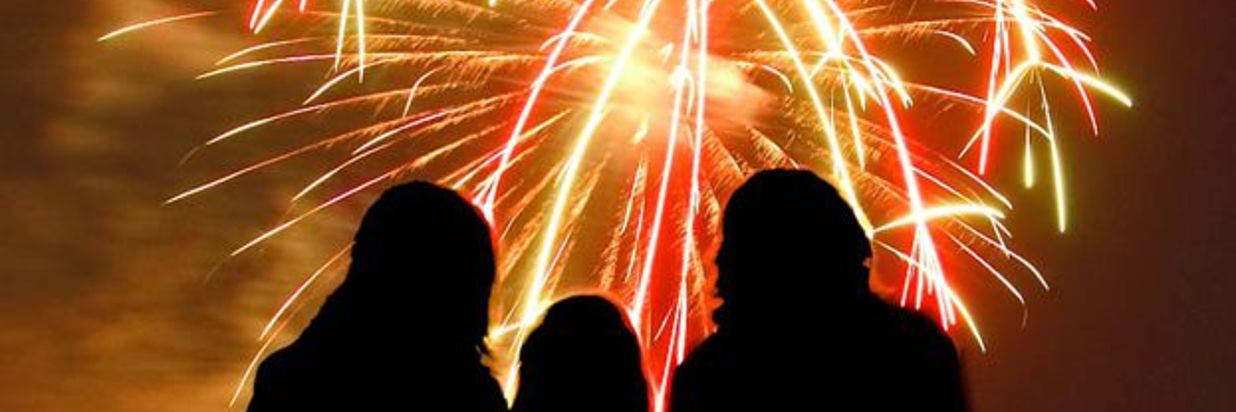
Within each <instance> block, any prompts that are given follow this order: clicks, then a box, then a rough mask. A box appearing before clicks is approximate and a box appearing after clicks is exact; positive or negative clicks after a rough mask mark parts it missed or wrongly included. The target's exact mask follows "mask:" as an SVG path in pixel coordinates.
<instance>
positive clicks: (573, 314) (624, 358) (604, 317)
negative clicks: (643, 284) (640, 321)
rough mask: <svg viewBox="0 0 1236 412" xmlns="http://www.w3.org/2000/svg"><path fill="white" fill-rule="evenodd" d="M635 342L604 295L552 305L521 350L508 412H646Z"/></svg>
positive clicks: (645, 398)
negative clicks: (513, 396)
mask: <svg viewBox="0 0 1236 412" xmlns="http://www.w3.org/2000/svg"><path fill="white" fill-rule="evenodd" d="M641 359H642V358H641V356H640V347H639V341H638V340H637V339H636V337H635V334H634V333H632V332H631V328H630V325H628V324H627V320H626V318H625V317H624V316H623V313H622V312H621V311H620V310H619V309H618V308H617V307H615V306H614V304H612V303H610V302H609V301H608V300H606V299H605V298H601V297H597V296H577V297H572V298H567V299H565V300H563V301H561V302H558V303H556V304H554V305H553V306H552V307H551V308H550V309H549V311H548V312H547V313H546V315H545V320H544V321H543V322H542V323H541V326H539V327H537V329H536V330H535V331H533V332H532V334H531V335H529V337H528V340H527V342H525V343H524V346H523V349H522V350H521V351H520V368H519V378H520V380H519V393H518V394H517V395H516V396H515V406H514V408H512V412H648V383H647V380H646V379H645V376H644V368H643V366H642V363H641Z"/></svg>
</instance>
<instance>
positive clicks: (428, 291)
mask: <svg viewBox="0 0 1236 412" xmlns="http://www.w3.org/2000/svg"><path fill="white" fill-rule="evenodd" d="M494 271H495V264H494V248H493V243H492V240H491V238H490V231H489V226H488V225H487V224H486V222H485V220H484V219H483V218H482V217H481V215H480V213H479V212H478V211H477V210H476V208H474V207H473V206H472V204H470V203H468V201H466V200H464V199H463V198H462V197H460V196H459V195H458V194H456V193H455V192H453V191H451V190H447V189H444V188H441V187H438V186H435V185H433V184H430V183H425V182H414V183H407V184H403V185H400V186H396V187H394V188H391V189H389V190H387V191H386V192H385V193H383V194H382V196H381V197H380V198H378V200H377V202H375V203H374V204H373V205H372V206H370V208H369V210H368V211H367V212H366V213H365V217H364V219H363V220H362V221H361V224H360V229H359V230H358V231H357V233H356V239H355V243H354V244H353V246H352V265H351V267H350V269H349V271H348V275H347V278H346V279H345V280H344V282H343V285H341V286H340V287H339V290H338V291H337V292H336V293H335V295H333V296H332V297H331V302H328V306H327V307H326V308H324V309H323V310H324V311H325V310H326V309H327V308H330V309H332V310H345V311H348V312H349V315H348V317H349V319H350V320H349V322H352V323H353V324H354V325H355V326H350V327H356V328H359V327H362V325H363V327H366V328H373V329H376V330H369V331H364V332H360V333H361V334H360V335H358V336H354V337H352V338H353V339H358V340H363V339H364V338H365V337H368V336H372V337H375V338H378V339H382V338H383V337H385V336H389V335H395V336H406V335H409V334H413V335H414V336H417V337H416V338H415V339H416V340H417V341H418V342H417V343H418V344H426V345H457V346H462V345H466V344H470V345H474V346H476V347H477V348H483V342H484V337H485V334H486V333H487V330H488V326H489V309H488V307H489V296H490V288H491V287H492V285H493V282H494ZM388 331H389V332H388ZM404 344H406V342H404Z"/></svg>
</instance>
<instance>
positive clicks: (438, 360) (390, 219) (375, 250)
mask: <svg viewBox="0 0 1236 412" xmlns="http://www.w3.org/2000/svg"><path fill="white" fill-rule="evenodd" d="M494 271H495V263H494V248H493V244H492V241H491V239H490V232H489V227H488V226H487V225H486V223H485V221H484V220H483V219H482V218H481V215H480V214H479V213H478V212H477V210H476V209H475V208H473V207H472V205H471V204H469V203H468V202H467V201H465V200H464V199H463V198H461V197H459V195H457V194H456V193H455V192H452V191H450V190H447V189H443V188H440V187H437V186H434V185H432V184H429V183H423V182H415V183H408V184H404V185H401V186H397V187H394V188H392V189H390V190H388V191H386V193H383V194H382V196H381V197H380V198H379V199H378V200H377V202H376V203H374V204H373V206H371V207H370V208H369V210H368V212H366V214H365V217H364V219H363V220H362V221H361V224H360V229H359V230H358V231H357V233H356V239H355V243H354V244H353V246H352V263H351V266H350V267H349V269H348V274H347V278H346V279H345V280H344V282H343V284H342V285H340V286H339V288H338V289H337V290H335V291H334V293H333V294H331V295H330V297H329V298H328V299H327V300H326V303H325V304H323V306H322V308H321V310H320V311H319V312H318V314H317V317H315V318H314V319H313V321H312V323H310V325H309V326H308V328H307V329H305V331H304V333H303V334H301V336H300V338H299V339H297V340H296V341H295V342H294V343H293V344H292V345H291V346H288V347H287V348H285V349H283V350H280V351H278V352H276V353H275V354H273V355H271V356H270V357H269V358H268V359H266V360H265V362H264V363H263V364H262V366H261V368H260V369H259V370H258V373H257V378H256V382H255V384H254V395H253V399H252V401H251V402H250V405H249V411H250V412H269V411H289V412H290V411H377V410H409V411H462V412H473V411H476V412H481V411H484V412H491V411H505V410H506V402H505V401H504V400H503V397H502V393H501V390H500V388H499V386H498V384H497V382H496V381H495V380H494V378H493V377H492V376H491V375H490V371H489V369H488V368H487V367H486V366H484V365H483V364H482V358H483V356H484V355H485V353H486V348H485V345H484V338H485V335H486V332H487V329H488V325H489V311H488V304H489V295H490V288H491V286H492V284H493V281H494Z"/></svg>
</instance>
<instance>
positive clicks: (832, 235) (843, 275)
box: [714, 170, 871, 326]
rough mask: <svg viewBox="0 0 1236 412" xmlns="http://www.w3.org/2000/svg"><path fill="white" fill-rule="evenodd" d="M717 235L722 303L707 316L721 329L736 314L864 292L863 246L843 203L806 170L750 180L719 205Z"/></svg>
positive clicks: (866, 247)
mask: <svg viewBox="0 0 1236 412" xmlns="http://www.w3.org/2000/svg"><path fill="white" fill-rule="evenodd" d="M722 236H723V238H722V243H721V249H720V250H719V251H718V253H717V268H718V272H719V273H718V278H717V285H716V288H717V296H718V297H720V298H722V300H723V301H724V304H723V306H722V308H720V309H718V310H717V311H716V312H715V313H714V319H715V320H716V321H717V323H718V324H719V325H721V326H724V325H725V324H726V323H727V322H729V321H731V320H732V319H728V317H730V316H731V314H732V313H734V312H737V311H747V310H751V311H761V312H763V311H766V310H767V311H771V310H774V309H786V308H771V307H766V306H768V305H767V303H771V302H786V303H801V302H802V301H803V300H802V299H798V298H800V297H802V296H800V294H811V295H812V296H813V298H812V299H806V300H807V301H815V300H821V299H825V300H826V299H830V298H832V297H836V296H840V295H850V294H858V293H867V291H868V287H867V269H866V267H865V266H864V264H865V262H866V260H867V259H869V258H870V257H871V244H870V241H869V240H868V239H867V235H866V233H865V232H864V231H863V228H862V226H861V225H860V224H859V222H858V218H857V217H855V215H854V211H853V209H851V208H850V206H849V204H848V203H846V201H845V199H843V198H842V197H841V195H840V194H838V193H837V190H836V189H834V188H833V186H832V185H830V184H828V182H825V181H824V180H823V179H821V178H819V177H818V176H816V175H815V174H814V173H812V172H810V171H806V170H766V171H762V172H759V173H756V174H755V175H753V176H751V178H750V179H749V180H747V182H746V183H744V184H743V185H742V186H740V187H739V188H738V190H736V191H735V192H734V194H733V196H732V197H730V200H729V203H728V204H727V205H726V208H725V216H724V218H723V220H722ZM804 270H807V271H806V272H804ZM757 306H760V307H757ZM783 315H784V314H783ZM783 315H782V316H783Z"/></svg>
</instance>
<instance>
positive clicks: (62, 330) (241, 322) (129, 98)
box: [0, 0, 1236, 411]
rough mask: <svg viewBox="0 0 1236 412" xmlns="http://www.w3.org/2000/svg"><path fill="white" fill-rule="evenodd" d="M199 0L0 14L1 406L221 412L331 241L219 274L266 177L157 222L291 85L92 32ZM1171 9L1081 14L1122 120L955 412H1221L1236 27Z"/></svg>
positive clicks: (1216, 7)
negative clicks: (270, 322) (213, 78)
mask: <svg viewBox="0 0 1236 412" xmlns="http://www.w3.org/2000/svg"><path fill="white" fill-rule="evenodd" d="M222 3H224V2H222V1H206V0H189V1H175V2H173V1H166V0H140V1H138V0H123V1H122V0H89V1H87V0H79V1H72V2H68V1H43V2H15V1H8V2H5V4H4V6H2V7H0V11H3V13H0V16H3V17H2V18H3V19H5V22H4V24H3V25H2V26H0V27H3V28H4V29H3V30H4V34H5V36H4V38H3V39H2V40H0V56H4V59H3V63H0V79H3V82H2V83H0V92H2V96H3V105H4V108H3V111H0V119H2V121H3V128H2V129H0V130H3V131H4V136H3V140H0V141H2V142H3V144H2V146H0V171H2V176H3V184H2V185H0V206H2V207H0V233H2V234H3V237H0V259H2V260H0V262H3V263H4V267H5V268H6V269H5V270H4V271H3V272H2V273H3V275H0V276H2V277H0V410H5V411H36V410H37V411H77V410H91V411H166V410H183V411H218V410H224V409H225V408H226V403H227V400H228V398H229V397H230V395H231V393H230V388H231V385H232V384H233V383H234V382H235V380H236V379H237V377H238V376H239V375H240V373H241V372H242V371H243V368H244V365H245V362H246V361H247V358H248V357H249V356H251V354H252V351H253V349H254V348H255V343H254V340H253V339H254V336H255V335H256V333H257V331H258V330H259V329H260V327H261V323H262V320H263V319H264V318H265V316H268V315H269V314H270V312H271V311H272V310H273V309H274V306H273V305H276V304H277V301H278V300H279V299H280V298H281V297H282V296H283V295H284V294H285V293H286V291H287V290H289V288H290V287H291V285H292V284H293V282H295V281H296V280H298V279H299V278H300V277H302V276H304V275H305V274H306V273H308V272H310V271H312V269H313V267H314V266H315V265H316V262H319V261H320V258H321V257H322V256H325V255H328V254H329V253H330V252H332V251H331V250H330V248H331V247H332V246H334V245H336V244H338V243H337V242H338V241H339V240H341V239H342V238H343V237H345V236H347V228H346V225H347V222H349V221H351V219H352V218H354V217H355V213H356V211H355V210H354V209H350V208H347V207H345V208H342V210H340V211H336V212H332V213H329V214H327V215H326V216H324V217H323V218H322V219H318V220H316V221H315V223H312V224H311V225H310V226H309V227H306V228H303V229H300V230H296V231H293V232H292V233H290V234H289V235H288V236H285V237H281V238H279V239H278V240H277V241H276V242H275V243H274V244H273V245H272V246H271V247H269V248H267V249H266V250H265V251H263V252H259V253H256V254H253V255H252V256H249V257H245V258H241V259H237V260H232V261H227V262H223V265H222V266H218V265H219V264H220V263H221V261H222V259H221V257H223V256H226V254H227V252H228V251H229V250H230V249H231V248H232V247H235V246H236V245H238V244H240V243H243V242H244V241H245V240H247V239H248V238H250V237H252V236H253V235H255V234H256V231H257V230H258V229H260V228H261V227H263V226H264V225H267V224H269V223H271V222H272V221H274V220H275V219H277V218H278V214H277V212H274V211H277V210H279V209H278V207H280V205H282V204H283V203H281V202H283V201H284V199H287V197H288V196H289V195H290V192H289V191H290V190H294V189H293V188H292V187H291V186H289V183H288V182H289V180H290V179H286V178H284V177H285V176H281V175H280V174H278V173H272V174H263V175H259V176H257V177H255V178H253V179H249V180H246V181H245V182H243V183H241V184H239V185H236V186H233V187H230V188H228V189H226V190H222V191H218V192H213V193H209V194H207V195H206V196H203V197H202V198H201V199H199V200H197V201H193V202H188V203H185V204H182V205H177V206H171V207H163V206H161V205H160V204H161V202H162V200H164V199H166V198H167V197H168V196H169V195H170V194H173V193H175V192H176V191H177V190H181V189H183V188H185V187H186V184H188V183H190V182H198V181H201V180H203V179H205V178H206V177H209V176H211V175H212V173H213V172H215V171H217V170H221V169H222V168H223V167H225V166H226V165H230V164H235V163H234V162H233V161H234V160H235V159H236V158H237V157H243V156H251V155H249V154H247V153H248V152H245V151H244V150H246V149H253V148H254V146H245V147H231V148H222V149H218V150H213V151H212V152H211V153H209V154H205V155H203V156H200V157H197V158H194V160H193V161H191V162H190V163H189V164H188V165H185V166H178V162H179V160H180V158H181V156H182V155H183V154H185V153H186V152H188V151H189V150H190V149H192V148H193V146H194V145H195V144H197V143H198V142H200V141H202V140H203V139H204V138H206V137H208V136H210V135H211V134H213V133H217V132H218V131H219V130H221V129H222V128H223V127H224V126H225V125H232V124H235V123H237V122H239V121H242V120H245V119H247V118H249V116H251V115H252V114H253V113H264V112H270V111H274V110H276V109H278V108H281V107H284V106H282V104H284V103H285V102H286V99H279V100H277V101H274V102H272V101H271V100H272V99H270V98H266V97H265V95H264V93H267V92H269V91H271V90H274V91H283V92H287V93H288V94H286V95H295V94H296V93H302V94H303V92H304V87H305V86H304V85H305V84H307V83H306V82H303V81H301V80H305V79H297V78H287V77H284V78H282V79H276V80H271V79H262V81H266V82H271V81H273V82H274V83H268V84H264V85H262V86H261V87H259V88H248V87H244V85H245V84H247V83H245V82H246V81H248V82H250V83H252V82H254V81H256V79H244V78H242V79H240V80H237V81H233V82H231V83H229V82H194V81H191V80H190V79H191V78H192V76H193V75H194V74H196V73H197V72H199V71H200V70H201V69H202V68H203V67H207V66H208V65H209V64H210V63H211V61H212V58H213V57H217V56H220V55H221V54H222V53H224V52H226V51H228V50H231V49H234V48H235V47H236V46H238V45H240V44H242V43H241V42H240V38H239V37H237V34H238V33H239V30H238V29H239V27H238V26H237V25H236V24H235V23H231V24H229V23H228V22H223V21H216V22H215V23H203V24H190V25H185V26H180V27H178V29H177V30H175V31H159V30H156V31H154V32H153V33H151V34H148V35H143V36H137V37H134V38H133V40H131V41H127V42H124V43H119V44H117V43H109V44H104V45H100V44H98V43H95V42H94V40H93V39H94V38H95V37H97V36H98V35H99V34H101V33H104V32H106V31H108V29H109V28H112V27H115V26H116V25H117V24H119V23H120V22H125V21H133V20H137V19H141V18H143V17H148V16H157V15H166V14H170V13H172V12H174V11H177V10H180V11H185V10H197V9H202V8H209V7H212V6H217V5H218V4H222ZM1187 3H1188V4H1187V5H1178V4H1173V3H1171V2H1162V1H1133V0H1123V1H1105V2H1101V3H1100V6H1101V13H1100V14H1098V15H1096V16H1093V17H1087V18H1084V19H1083V20H1084V21H1083V23H1082V24H1081V26H1082V27H1083V28H1086V29H1088V30H1089V31H1090V32H1091V34H1092V35H1093V36H1094V38H1095V41H1096V43H1097V44H1098V50H1099V51H1100V58H1101V60H1102V62H1103V65H1104V66H1105V67H1106V68H1107V70H1108V71H1107V73H1106V74H1107V75H1108V76H1109V77H1110V78H1111V79H1112V80H1113V81H1115V82H1116V83H1118V84H1120V85H1122V86H1123V87H1124V89H1125V90H1127V91H1128V92H1129V93H1130V94H1131V95H1132V96H1133V97H1134V98H1135V100H1136V102H1137V105H1136V107H1135V108H1134V109H1132V110H1125V109H1120V108H1116V107H1114V105H1111V104H1103V105H1101V107H1103V110H1102V113H1101V114H1102V115H1103V117H1104V122H1103V124H1102V126H1103V128H1104V133H1103V137H1101V138H1099V139H1089V138H1082V139H1074V140H1072V141H1071V142H1070V143H1069V146H1068V148H1067V150H1068V155H1069V156H1070V159H1069V161H1070V164H1072V165H1073V169H1072V170H1071V173H1070V180H1069V182H1070V184H1071V186H1072V188H1073V191H1072V193H1073V194H1074V200H1073V202H1072V203H1073V207H1072V211H1073V222H1074V225H1073V228H1072V230H1071V231H1070V232H1069V233H1067V234H1065V235H1057V234H1055V233H1054V232H1053V231H1050V230H1046V231H1045V230H1042V228H1041V227H1032V225H1039V224H1041V222H1029V221H1026V220H1018V219H1017V218H1015V219H1014V220H1013V221H1011V222H1010V223H1011V224H1012V226H1013V229H1014V231H1015V232H1016V233H1018V234H1019V239H1018V241H1019V243H1020V244H1022V245H1026V247H1027V248H1028V249H1030V250H1031V252H1030V253H1029V254H1030V255H1032V256H1033V257H1034V258H1035V259H1036V262H1037V263H1039V266H1040V267H1042V268H1044V269H1045V271H1046V273H1047V274H1048V276H1049V278H1050V279H1051V281H1052V285H1053V290H1052V291H1051V292H1050V293H1034V294H1032V295H1031V296H1030V307H1029V310H1030V312H1029V317H1028V319H1027V321H1026V323H1025V326H1024V327H1022V326H1021V318H1020V312H1018V311H1009V310H1006V308H1001V309H997V310H989V311H987V312H984V313H993V315H991V318H990V319H988V320H987V322H985V325H987V327H986V331H985V332H986V335H987V336H988V337H989V339H990V346H991V347H992V352H991V353H989V354H987V355H983V356H979V355H975V354H973V353H969V354H968V356H969V357H968V359H967V361H968V368H969V373H970V381H971V382H970V384H971V389H972V393H973V395H972V396H973V398H974V400H975V406H976V408H975V409H976V410H977V411H1049V410H1089V411H1164V410H1188V411H1231V410H1236V391H1233V390H1232V388H1234V387H1236V310H1233V308H1232V306H1231V303H1229V302H1230V301H1231V300H1232V299H1230V296H1231V295H1232V293H1234V292H1236V276H1233V275H1236V271H1233V270H1232V269H1231V267H1232V266H1231V265H1232V263H1231V260H1232V258H1233V250H1236V235H1234V233H1236V213H1233V212H1232V206H1231V205H1232V204H1233V202H1236V192H1234V191H1233V187H1234V185H1233V180H1236V179H1234V178H1236V176H1234V175H1233V173H1232V172H1231V170H1230V168H1231V167H1232V165H1234V164H1236V150H1234V149H1233V145H1232V143H1231V142H1229V141H1228V140H1229V138H1230V137H1231V136H1232V135H1233V134H1232V130H1236V129H1234V127H1236V124H1234V123H1236V120H1234V119H1236V116H1234V114H1236V113H1234V112H1233V109H1232V108H1233V107H1236V106H1233V104H1234V103H1236V101H1234V100H1236V97H1234V96H1236V84H1234V82H1236V74H1233V70H1232V69H1231V66H1230V64H1231V63H1230V62H1231V61H1232V57H1233V56H1232V52H1233V50H1232V49H1233V47H1232V46H1231V43H1229V42H1230V41H1231V39H1232V38H1233V35H1236V33H1232V29H1230V27H1236V21H1233V20H1232V19H1233V17H1232V15H1231V13H1230V12H1229V11H1228V10H1229V6H1228V5H1227V3H1226V2H1221V1H1218V0H1199V1H1193V2H1187ZM238 84H240V85H241V87H238ZM258 141H259V142H260V141H261V140H260V139H259V140H258ZM255 144H256V145H258V146H260V145H261V143H255ZM226 160H230V161H226ZM1024 207H1025V208H1026V209H1027V210H1029V211H1030V212H1042V213H1047V212H1049V209H1047V208H1046V206H1045V205H1035V203H1034V202H1033V201H1030V202H1028V205H1027V206H1024ZM1036 208H1041V209H1042V210H1038V209H1036ZM1022 213H1028V212H1026V211H1025V210H1023V211H1022ZM1030 214H1033V213H1030ZM311 234H312V235H311ZM216 267H219V268H220V269H219V270H218V271H215V272H213V273H214V275H213V277H211V278H210V279H206V278H205V277H206V275H207V274H208V273H212V269H214V268H216ZM992 296H993V297H991V298H990V299H989V300H990V301H998V300H999V299H1005V300H1007V297H1000V296H999V295H992ZM987 300H988V299H981V301H987ZM991 306H999V305H997V304H991Z"/></svg>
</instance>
